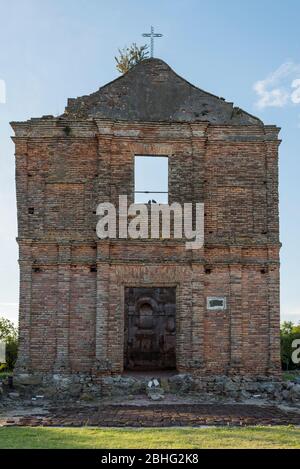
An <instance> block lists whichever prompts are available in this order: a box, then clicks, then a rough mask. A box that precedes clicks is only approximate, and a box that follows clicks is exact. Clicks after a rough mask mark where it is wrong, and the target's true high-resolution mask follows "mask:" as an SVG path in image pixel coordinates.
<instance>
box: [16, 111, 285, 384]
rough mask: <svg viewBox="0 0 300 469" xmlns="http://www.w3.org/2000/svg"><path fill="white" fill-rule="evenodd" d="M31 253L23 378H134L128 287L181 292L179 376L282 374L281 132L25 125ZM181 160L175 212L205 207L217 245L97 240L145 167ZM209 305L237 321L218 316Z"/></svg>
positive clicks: (23, 313)
mask: <svg viewBox="0 0 300 469" xmlns="http://www.w3.org/2000/svg"><path fill="white" fill-rule="evenodd" d="M12 125H13V128H14V130H15V137H14V141H15V145H16V183H17V205H18V225H19V235H18V243H19V247H20V352H19V359H18V365H17V370H18V372H21V371H29V372H34V371H42V372H50V373H52V372H84V373H111V372H112V373H121V372H122V371H123V350H124V343H123V342H124V304H123V302H124V288H125V287H126V286H144V285H149V286H151V285H152V286H154V287H157V286H175V287H176V289H177V290H176V291H177V304H176V314H177V333H176V343H177V346H176V347H177V369H178V371H191V372H193V373H197V374H200V375H201V374H205V373H212V374H221V373H236V372H237V373H246V374H266V373H270V374H274V373H277V372H278V371H279V368H280V359H279V247H280V245H279V226H278V143H279V141H278V129H277V128H276V127H273V126H262V125H214V124H209V123H208V122H199V123H184V122H182V123H149V122H148V123H147V122H131V123H129V122H122V121H110V120H105V119H96V118H94V119H82V120H80V119H77V120H76V119H65V118H42V119H33V120H31V121H28V122H25V123H13V124H12ZM135 155H157V156H159V155H164V156H165V155H167V156H168V157H169V202H170V203H172V202H179V203H182V204H183V203H184V202H194V203H196V202H204V203H205V246H204V248H203V249H201V250H199V251H187V250H186V249H185V245H184V241H176V240H168V241H166V240H165V241H159V240H157V241H155V240H146V241H145V240H143V241H137V240H111V241H100V240H98V239H97V237H96V232H95V228H96V222H97V217H96V213H95V211H96V207H97V205H98V203H100V202H104V201H110V202H112V203H115V204H117V201H118V196H119V195H122V194H127V195H128V197H129V202H132V201H133V190H134V156H135ZM208 296H225V297H226V298H227V309H226V310H224V311H210V310H207V308H206V298H207V297H208Z"/></svg>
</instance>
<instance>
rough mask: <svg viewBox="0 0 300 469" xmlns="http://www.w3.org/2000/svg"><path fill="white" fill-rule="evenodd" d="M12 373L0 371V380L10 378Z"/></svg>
mask: <svg viewBox="0 0 300 469" xmlns="http://www.w3.org/2000/svg"><path fill="white" fill-rule="evenodd" d="M12 374H13V372H12V371H0V379H5V378H7V377H8V376H12Z"/></svg>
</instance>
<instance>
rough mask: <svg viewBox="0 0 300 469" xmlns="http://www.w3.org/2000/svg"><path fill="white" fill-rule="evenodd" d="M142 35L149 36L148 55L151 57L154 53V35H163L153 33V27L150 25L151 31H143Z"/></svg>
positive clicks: (161, 35)
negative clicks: (149, 46)
mask: <svg viewBox="0 0 300 469" xmlns="http://www.w3.org/2000/svg"><path fill="white" fill-rule="evenodd" d="M143 37H150V38H151V48H150V55H151V57H152V58H153V55H154V38H155V37H163V34H159V33H155V32H154V27H153V26H151V32H150V33H144V34H143Z"/></svg>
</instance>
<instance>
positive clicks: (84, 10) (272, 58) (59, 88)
mask: <svg viewBox="0 0 300 469" xmlns="http://www.w3.org/2000/svg"><path fill="white" fill-rule="evenodd" d="M299 17H300V2H299V0H286V1H285V2H283V1H282V0H240V1H238V0H209V2H208V1H207V0H206V1H202V0H159V1H157V0H152V1H144V0H138V1H137V0H132V1H130V0H123V1H121V0H114V1H113V2H108V1H107V0H42V1H41V0H13V1H8V0H0V20H1V27H0V195H1V204H0V214H1V224H0V255H1V256H0V259H1V261H0V315H1V316H7V317H9V318H11V319H13V320H15V321H16V319H17V302H18V265H17V246H16V242H15V237H16V207H15V185H14V156H13V153H14V149H13V144H12V142H11V141H10V135H12V130H11V128H10V126H9V122H10V121H12V120H26V119H28V118H30V117H38V116H41V115H44V114H54V115H57V114H59V113H62V111H63V109H64V106H65V104H66V101H67V98H68V97H76V96H80V95H83V94H88V93H90V92H93V91H95V90H96V89H98V88H99V86H102V85H103V84H105V83H107V82H109V81H111V80H112V79H114V78H116V77H117V76H118V72H117V71H116V69H115V63H114V56H115V54H116V53H117V49H118V48H119V47H123V46H124V45H126V44H127V45H128V44H130V43H131V42H137V43H138V44H143V43H144V39H143V38H142V37H141V34H142V33H143V32H148V30H149V29H150V26H151V24H153V25H154V26H155V28H157V30H158V32H161V33H163V34H164V37H163V38H162V39H159V40H157V41H156V46H155V56H156V57H159V58H162V59H163V60H165V61H166V62H167V63H168V64H169V65H170V66H171V67H172V68H173V69H174V70H175V71H176V72H177V73H178V74H179V75H181V76H183V77H185V78H186V79H187V80H188V81H190V82H192V83H193V84H195V85H197V86H199V87H200V88H203V89H205V90H207V91H210V92H212V93H214V94H216V95H219V96H224V97H225V98H226V100H228V101H233V102H234V103H235V104H236V105H238V106H239V107H241V108H244V109H245V110H247V111H248V112H250V113H253V114H255V115H257V116H259V117H260V118H261V119H262V120H263V121H264V122H265V123H267V124H276V125H277V126H279V127H281V128H282V131H281V134H280V136H281V138H282V140H283V143H282V145H281V147H280V210H281V241H282V242H283V248H282V251H281V261H282V268H281V279H282V283H281V289H282V293H281V314H282V319H283V320H284V319H292V320H294V321H295V322H299V321H300V303H299V299H298V288H299V266H300V262H299V260H300V259H299V257H300V256H299V252H298V239H299V234H298V232H299V229H300V220H299V202H300V190H299V187H300V182H299V170H300V160H299V150H300V138H299V136H300V135H299V134H300V86H299V85H300V82H299V81H297V80H300V49H299V44H300V42H299ZM4 88H5V89H4ZM4 98H5V99H4ZM4 101H5V102H4Z"/></svg>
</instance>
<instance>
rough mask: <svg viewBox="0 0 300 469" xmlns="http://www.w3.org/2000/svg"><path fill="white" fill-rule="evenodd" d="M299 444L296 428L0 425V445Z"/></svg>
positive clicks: (155, 446)
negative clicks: (128, 427)
mask: <svg viewBox="0 0 300 469" xmlns="http://www.w3.org/2000/svg"><path fill="white" fill-rule="evenodd" d="M11 448H12V449H17V448H18V449H29V448H33V449H54V448H56V449H64V448H66V449H75V448H79V449H94V448H104V449H117V448H121V449H127V448H145V449H164V448H165V449H172V448H173V449H174V448H194V449H201V448H300V428H297V427H293V426H286V427H248V428H168V429H149V428H144V429H113V428H108V429H101V428H88V427H86V428H28V427H27V428H21V427H8V428H0V449H11Z"/></svg>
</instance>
